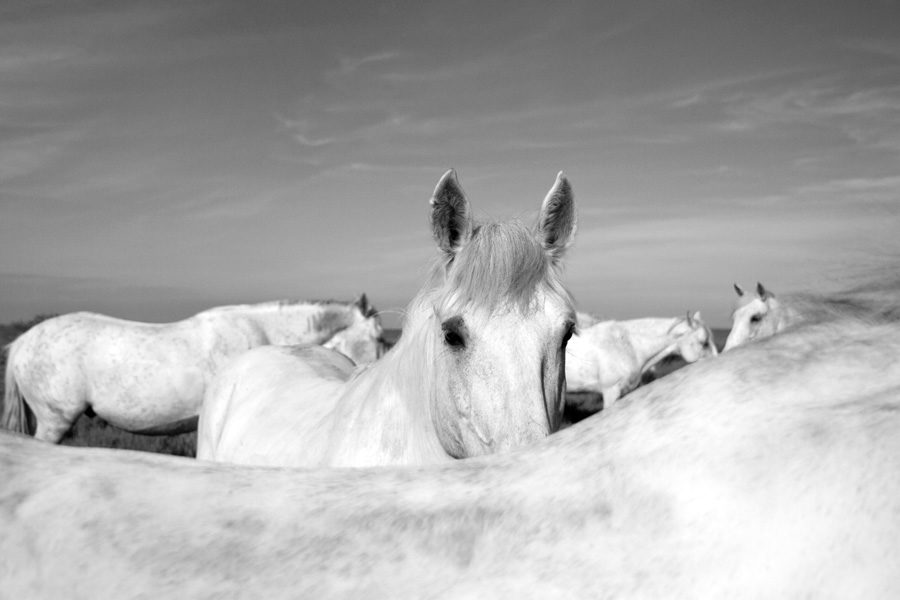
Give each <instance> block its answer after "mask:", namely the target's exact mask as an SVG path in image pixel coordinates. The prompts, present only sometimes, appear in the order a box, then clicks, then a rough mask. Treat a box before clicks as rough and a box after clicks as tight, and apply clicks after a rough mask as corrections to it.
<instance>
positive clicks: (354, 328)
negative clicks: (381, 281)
mask: <svg viewBox="0 0 900 600" xmlns="http://www.w3.org/2000/svg"><path fill="white" fill-rule="evenodd" d="M322 345H323V346H325V347H326V348H331V349H332V350H337V351H338V352H340V353H342V354H344V355H345V356H348V357H349V358H350V359H352V360H353V362H355V363H356V364H358V365H363V364H368V363H370V362H373V361H375V360H377V359H379V358H381V356H382V355H383V354H384V352H385V345H384V329H383V328H382V326H381V319H380V318H379V316H378V311H377V310H375V307H373V306H372V305H371V304H369V300H368V298H366V295H365V294H360V296H359V298H357V300H356V301H355V302H353V303H352V304H351V305H350V324H349V325H348V326H347V327H346V328H344V329H341V330H340V331H338V332H337V333H336V334H334V335H333V336H332V337H331V339H329V340H328V341H327V342H325V343H324V344H322Z"/></svg>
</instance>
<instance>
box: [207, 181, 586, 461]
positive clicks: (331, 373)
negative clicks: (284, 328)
mask: <svg viewBox="0 0 900 600" xmlns="http://www.w3.org/2000/svg"><path fill="white" fill-rule="evenodd" d="M431 206H432V213H431V224H432V229H433V233H434V238H435V240H436V242H437V245H438V248H439V257H438V261H437V263H436V265H435V267H434V269H433V271H432V274H431V277H430V278H429V280H428V282H427V283H426V284H425V286H424V287H423V288H422V290H421V291H420V292H419V293H418V295H417V296H416V297H415V298H414V299H413V300H412V302H411V303H410V305H409V307H408V309H407V312H406V321H405V323H404V326H403V333H402V335H401V337H400V339H399V340H398V341H397V344H396V345H395V346H394V347H393V348H392V349H391V350H390V351H389V352H388V353H387V354H386V355H385V356H384V357H383V358H382V359H381V360H379V361H378V362H375V363H373V364H371V365H370V366H368V367H366V368H363V369H360V370H359V371H356V372H354V371H353V366H352V365H351V364H350V363H349V362H348V361H345V360H343V358H342V357H340V356H335V355H333V354H332V353H329V352H328V351H327V350H324V349H322V348H315V347H309V348H274V347H267V348H258V349H255V350H252V351H250V352H247V353H246V354H243V355H242V356H240V357H238V358H237V359H236V360H235V361H233V362H232V363H230V364H229V365H228V366H227V367H225V368H224V369H223V370H222V372H221V373H220V374H219V375H218V377H217V378H216V380H215V382H214V383H213V385H211V386H210V388H209V392H208V394H207V396H206V398H205V400H204V403H203V404H204V406H203V408H202V411H201V413H200V425H199V428H198V438H197V458H199V459H207V460H215V461H220V462H233V463H242V464H255V465H278V466H370V465H387V464H393V465H412V464H426V463H438V462H445V461H449V460H452V459H455V458H465V457H470V456H477V455H480V454H487V453H491V452H496V451H499V450H505V449H508V448H512V447H516V446H521V445H524V444H528V443H531V442H533V441H535V440H538V439H541V438H543V437H545V436H547V435H549V434H550V433H553V432H554V431H556V430H557V428H558V427H559V424H560V420H561V417H562V410H563V399H564V390H563V386H564V385H565V367H564V351H565V346H566V342H567V340H568V338H569V336H570V335H571V333H572V331H573V329H574V320H575V311H574V309H573V306H572V300H571V297H570V296H569V294H568V292H567V291H566V289H565V288H564V287H563V286H562V284H561V283H560V281H559V278H558V273H559V267H560V265H559V263H560V261H561V259H562V256H563V253H564V252H565V249H566V248H567V247H568V246H569V245H570V244H571V243H572V239H573V237H574V234H575V207H574V200H573V197H572V191H571V187H570V186H569V182H568V181H567V180H566V179H565V177H563V175H562V173H560V174H559V176H558V177H557V179H556V183H555V184H554V186H553V188H552V189H551V190H550V192H549V193H548V194H547V196H546V198H545V199H544V202H543V204H542V206H541V210H540V215H539V217H538V223H537V226H536V227H535V228H527V227H525V226H524V225H522V224H520V223H518V222H511V223H476V222H475V221H473V220H472V217H471V214H470V210H469V204H468V201H467V200H466V197H465V196H464V195H463V192H462V189H461V188H460V186H459V183H458V181H457V179H456V174H455V173H454V171H452V170H451V171H448V172H447V173H446V174H445V175H444V176H443V177H442V178H441V180H440V182H439V183H438V184H437V187H436V189H435V191H434V195H433V196H432V199H431Z"/></svg>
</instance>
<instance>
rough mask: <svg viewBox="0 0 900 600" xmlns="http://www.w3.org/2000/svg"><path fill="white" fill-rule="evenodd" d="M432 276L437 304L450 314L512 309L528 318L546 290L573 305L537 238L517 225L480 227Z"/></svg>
mask: <svg viewBox="0 0 900 600" xmlns="http://www.w3.org/2000/svg"><path fill="white" fill-rule="evenodd" d="M432 275H433V280H432V282H433V284H434V294H435V295H436V296H435V300H436V303H437V304H438V305H439V306H440V307H441V308H442V309H444V310H448V311H459V310H461V309H462V308H463V307H467V306H468V307H476V308H479V309H484V310H486V311H488V312H491V313H492V312H494V311H496V310H498V309H500V308H503V307H508V308H517V309H518V310H519V311H521V312H522V313H524V314H528V313H530V312H532V311H533V310H535V309H536V305H535V300H536V295H537V291H538V290H539V289H540V288H542V287H543V288H544V289H546V290H547V291H548V292H549V293H551V294H554V295H556V296H557V297H559V298H560V299H562V301H563V302H565V303H566V304H568V305H569V306H573V305H574V302H573V300H572V297H571V295H570V294H569V292H568V290H567V289H566V288H565V287H564V286H563V285H562V282H561V281H560V277H559V275H560V274H559V267H557V266H556V264H555V263H554V261H553V260H552V257H550V256H549V255H548V254H547V252H546V251H545V250H544V249H543V247H542V246H541V244H540V242H539V241H538V240H537V238H536V237H535V235H534V233H533V232H532V231H531V230H530V229H528V228H527V227H525V226H524V225H523V224H521V223H519V222H516V221H513V222H506V223H485V224H481V225H480V226H479V227H477V228H475V230H474V233H473V236H472V238H471V239H470V240H469V241H468V242H467V243H466V244H465V245H464V246H463V247H462V248H461V249H460V250H459V252H458V253H457V254H456V255H455V257H454V258H453V260H452V261H451V262H450V263H449V264H447V263H446V262H443V263H439V264H438V265H436V268H435V271H434V272H433V274H432ZM435 278H436V279H437V281H434V279H435ZM572 310H573V314H574V308H573V309H572Z"/></svg>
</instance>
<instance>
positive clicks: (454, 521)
mask: <svg viewBox="0 0 900 600" xmlns="http://www.w3.org/2000/svg"><path fill="white" fill-rule="evenodd" d="M894 293H895V294H896V291H895V292H894ZM891 302H893V303H894V307H893V308H892V309H890V310H881V311H879V312H878V314H877V315H871V316H869V317H859V318H857V317H848V318H841V317H835V318H833V319H831V320H829V321H826V322H822V323H806V324H805V325H803V326H801V327H797V328H794V329H792V330H790V331H785V332H783V334H780V335H778V336H774V337H771V338H769V339H767V340H764V341H761V342H759V343H757V344H752V345H748V346H746V347H744V348H740V349H738V350H736V351H734V352H730V353H726V354H723V355H722V356H720V357H718V358H717V359H716V360H709V361H701V362H698V363H697V364H695V365H692V366H691V367H690V368H689V369H682V370H680V371H677V372H675V373H673V374H671V375H669V376H667V377H665V378H663V379H661V380H658V381H657V382H655V383H654V384H653V385H652V386H645V387H643V388H640V389H638V390H636V391H635V392H633V393H632V394H630V395H629V396H628V397H627V398H625V399H623V400H622V401H621V402H618V403H616V404H615V405H614V406H613V407H612V408H611V409H610V410H608V411H607V410H604V411H603V412H602V413H600V414H598V415H595V416H593V417H590V418H588V419H586V420H584V421H582V422H581V423H578V424H576V425H575V426H573V427H571V428H569V429H567V430H565V431H562V432H560V433H558V434H556V435H553V436H550V437H549V438H546V439H545V440H543V441H542V442H538V443H536V444H534V445H532V446H531V447H529V448H526V449H522V450H520V451H516V452H510V453H505V454H496V455H492V456H486V457H480V458H476V459H470V460H463V461H455V462H452V463H449V464H445V465H440V466H431V467H427V468H425V467H422V468H376V469H334V470H329V469H321V470H289V469H270V468H248V467H238V466H234V465H224V464H213V463H206V462H202V461H194V460H188V459H178V458H173V457H165V456H156V455H147V454H140V453H136V452H121V451H120V452H116V451H112V450H99V449H97V450H91V449H74V448H65V447H58V446H50V445H46V444H38V443H37V442H35V441H33V440H29V439H26V438H19V437H14V436H11V435H6V436H3V437H0V473H2V474H3V479H2V485H0V532H2V535H0V558H2V560H0V590H2V593H3V594H4V595H6V596H7V597H9V598H30V599H36V600H37V599H42V598H47V599H53V600H55V599H57V598H63V597H65V598H85V599H94V598H100V597H105V598H168V597H178V598H221V597H241V598H266V599H272V598H325V597H327V598H367V599H376V598H390V599H397V598H422V597H429V598H535V599H544V598H561V599H562V598H588V599H593V598H665V599H668V598H729V599H758V598H816V599H844V598H867V599H868V598H884V599H888V598H897V597H900V569H898V565H900V477H898V473H900V361H898V360H897V357H898V356H900V325H898V323H897V320H898V318H900V311H898V310H897V309H896V306H897V305H896V297H894V298H892V299H891Z"/></svg>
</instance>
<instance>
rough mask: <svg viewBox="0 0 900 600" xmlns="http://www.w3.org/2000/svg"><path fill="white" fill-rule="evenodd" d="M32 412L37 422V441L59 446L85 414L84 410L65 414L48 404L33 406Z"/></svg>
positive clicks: (35, 434) (35, 433)
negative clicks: (83, 413)
mask: <svg viewBox="0 0 900 600" xmlns="http://www.w3.org/2000/svg"><path fill="white" fill-rule="evenodd" d="M31 410H32V412H33V414H34V419H35V422H36V426H35V428H34V437H35V439H38V440H43V441H45V442H50V443H51V444H58V443H59V441H60V440H61V439H62V438H63V436H64V435H66V432H68V431H69V429H71V428H72V425H73V424H74V423H75V421H76V420H77V419H78V417H79V416H80V415H81V413H82V412H83V409H82V410H79V411H76V412H74V414H69V413H70V412H72V411H65V412H64V411H63V410H61V409H59V408H56V407H54V406H48V405H47V404H38V405H32V406H31Z"/></svg>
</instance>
